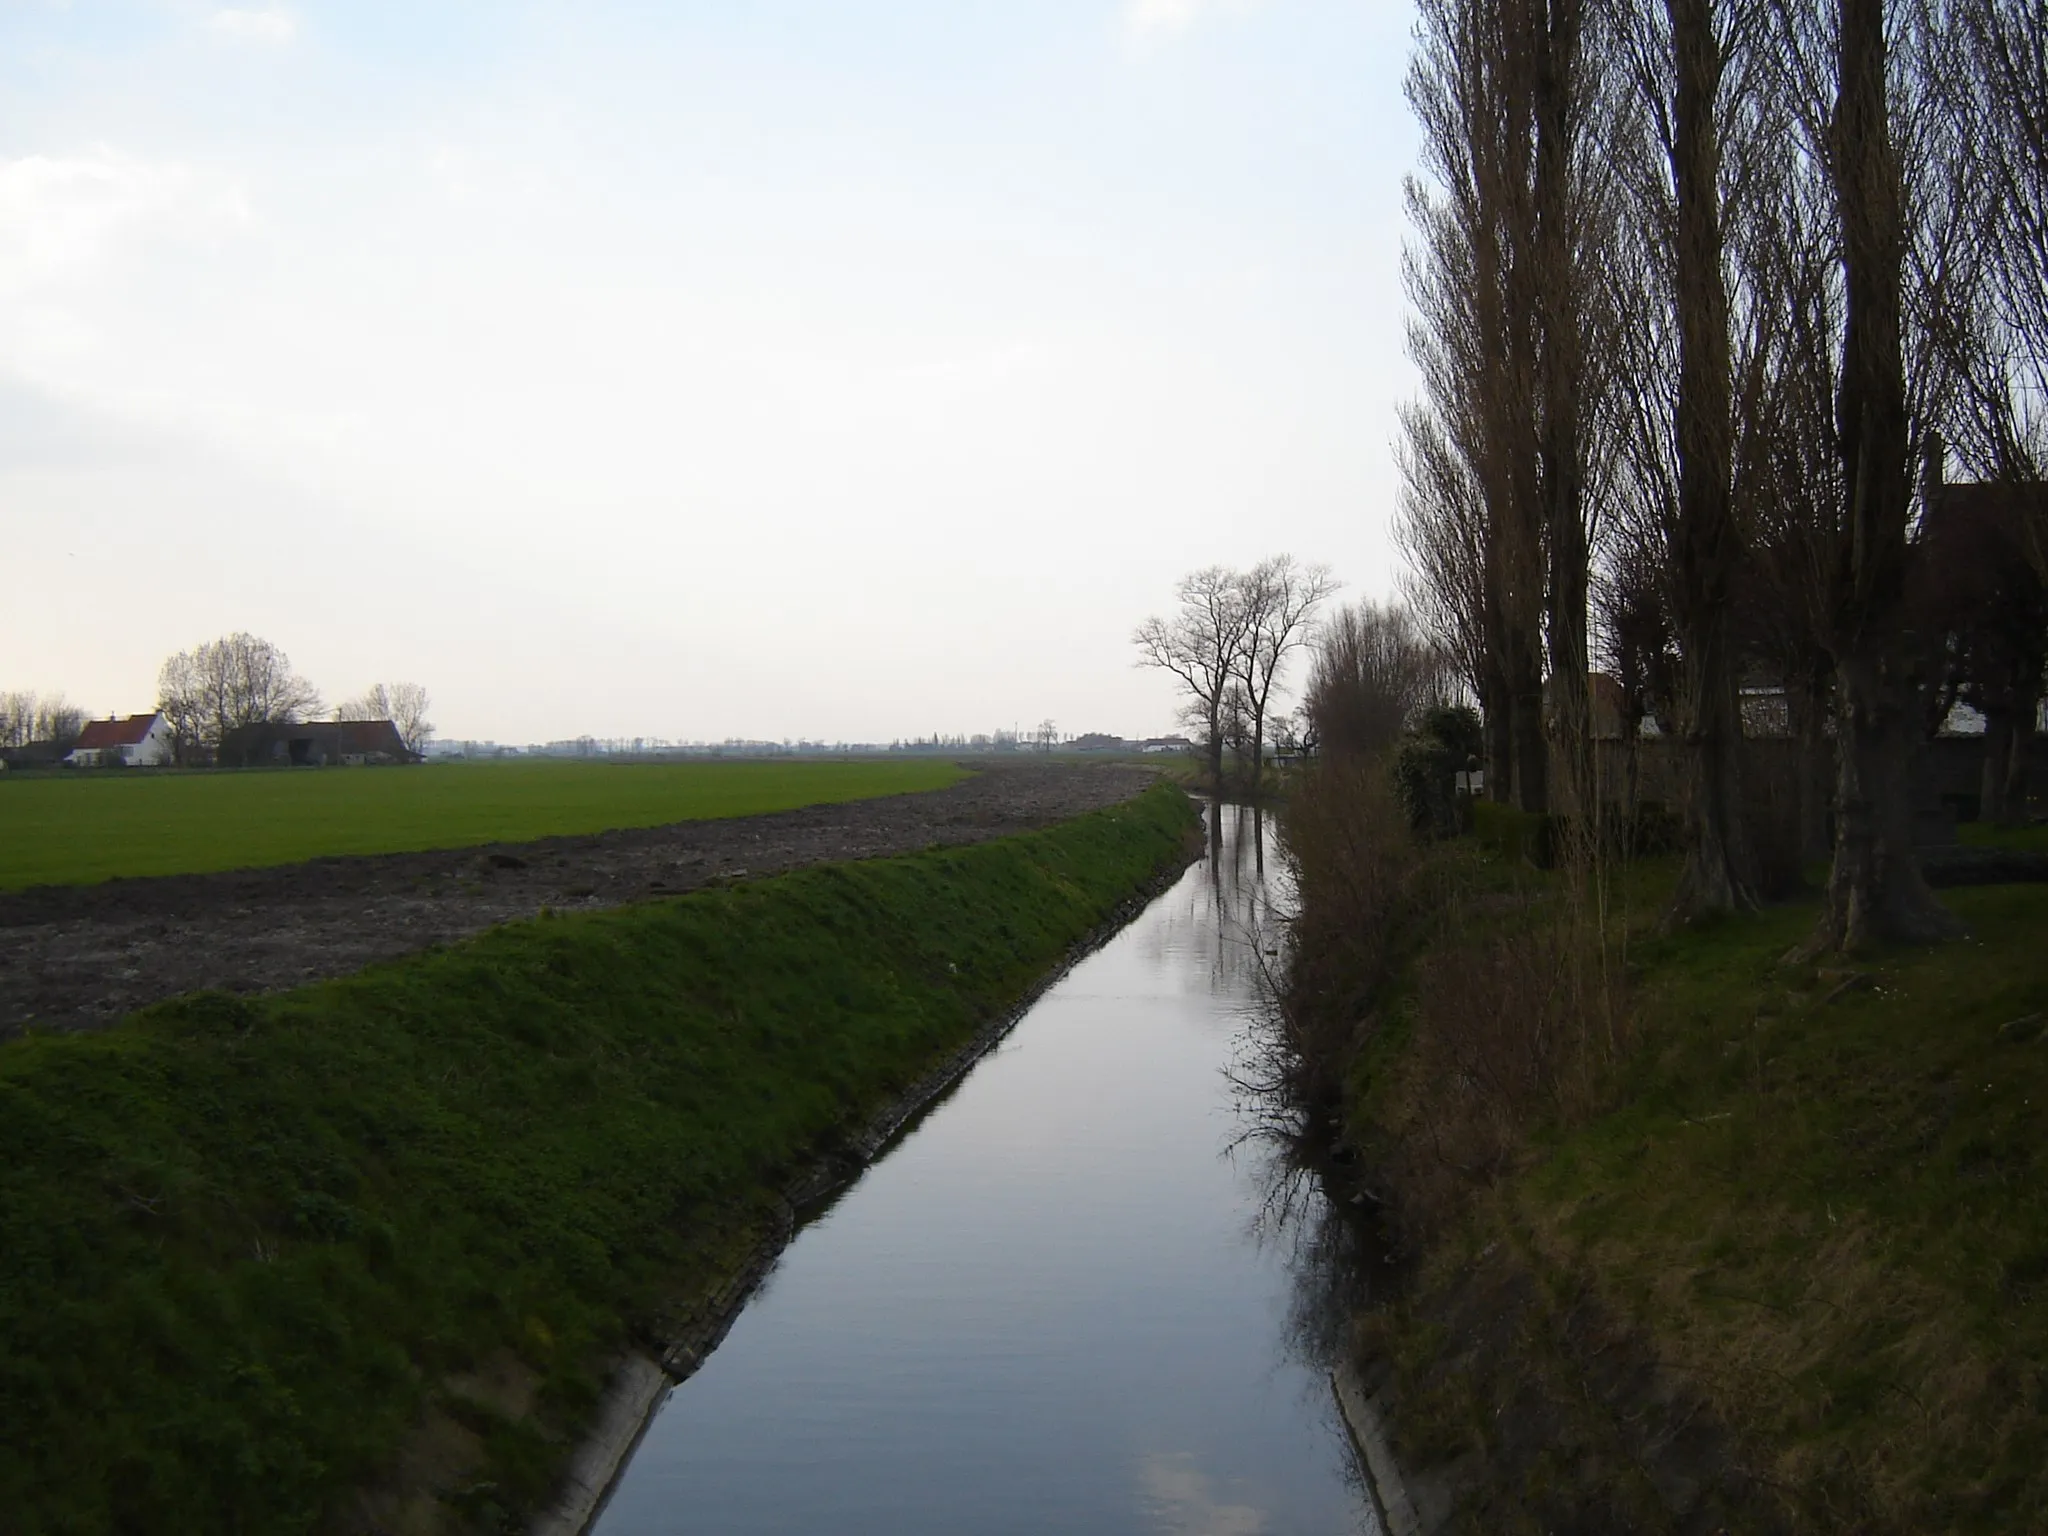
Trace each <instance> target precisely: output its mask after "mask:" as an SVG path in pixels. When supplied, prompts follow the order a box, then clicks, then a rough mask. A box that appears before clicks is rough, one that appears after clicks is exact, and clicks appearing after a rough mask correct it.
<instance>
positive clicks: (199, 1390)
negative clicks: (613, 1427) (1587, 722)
mask: <svg viewBox="0 0 2048 1536" xmlns="http://www.w3.org/2000/svg"><path fill="white" fill-rule="evenodd" d="M1192 815H1193V813H1192V811H1191V809H1190V808H1189V806H1188V803H1187V801H1186V799H1185V797H1184V796H1182V795H1181V794H1180V792H1179V791H1178V790H1174V789H1171V788H1166V787H1160V788H1156V789H1154V790H1152V791H1150V792H1149V793H1148V794H1146V795H1144V796H1142V797H1141V798H1139V799H1138V800H1135V801H1132V802H1130V803H1128V804H1126V805H1124V806H1121V807H1118V808H1115V809H1113V810H1109V811H1103V812H1098V813H1095V814H1093V815H1090V816H1086V817H1082V818H1080V819H1078V820H1076V821H1073V822H1069V823H1066V824H1064V825H1062V826H1059V827H1056V828H1053V829H1050V830H1048V831H1045V832H1040V833H1033V834H1029V835H1026V836H1021V837H1015V838H1010V839H1005V840H1001V841H997V842H992V843H987V844H981V845H977V846H974V847H968V848H962V849H957V850H945V851H933V852H929V853H925V854H920V855H916V856H913V857H909V858H902V859H891V860H880V861H875V862H871V863H865V864H851V865H840V866H832V867H825V868H820V869H815V870H807V871H803V872H800V873H797V874H792V875H786V876H782V877H779V878H776V879H772V880H763V881H758V882H755V883H752V884H745V885H738V886H734V887H731V888H728V889H722V890H717V891H709V892H703V893H699V894H695V895H691V896H687V897H683V898H680V899H676V900H671V901H664V902H658V903H651V904H648V905H644V906H638V907H631V908H625V909H620V910H616V911H612V912H607V913H601V914H595V915H590V916H581V917H574V918H553V919H543V920H541V921H537V922H532V923H525V924H519V925H515V926H512V927H508V928H503V929H499V930H495V931H493V932H491V933H489V934H486V935H484V936H483V937H481V938H479V939H477V940H474V941H472V942H469V943H465V944H462V945H460V946H457V947H454V948H450V949H447V950H443V951H436V952H431V953H428V954H425V955H422V956H419V957H416V958H414V959H411V960H407V961H405V962H401V963H398V964H394V965H389V966H383V967H378V968H375V969H373V970H371V971H368V972H365V973H363V974H362V975H360V976H357V977H353V978H350V979H347V980H344V981H338V982H331V983H325V984H322V985H319V986H315V987H309V988H306V989H304V990H302V991H299V992H295V993H291V994H288V995H284V996H280V997H274V998H264V999H257V1000H243V999H235V998H229V997H225V996H218V995H213V996H201V997H195V998H191V999H187V1000H182V1001H179V1002H175V1003H171V1004H166V1005H162V1006H160V1007H157V1008H154V1009H151V1010H148V1011H146V1012H144V1013H142V1014H139V1015H137V1016H135V1017H134V1018H133V1019H131V1020H130V1021H129V1022H128V1023H126V1024H124V1025H123V1026H121V1027H120V1028H118V1029H115V1030H112V1031H109V1032H107V1033H104V1034H99V1035H92V1036H61V1037H31V1038H25V1039H21V1040H16V1041H13V1042H10V1043H8V1044H6V1045H4V1046H0V1236H4V1240H0V1510H4V1511H6V1519H5V1521H4V1522H0V1523H4V1524H5V1526H6V1529H7V1530H8V1531H10V1532H21V1533H24V1536H26V1533H31V1532H44V1531H53V1532H54V1531H66V1532H70V1531H79V1532H86V1531H122V1532H151V1531H166V1532H172V1531H177V1532H183V1531H195V1530H218V1531H240V1532H259V1531H305V1530H311V1529H315V1528H318V1527H320V1526H321V1525H322V1524H323V1523H325V1524H326V1525H328V1526H335V1525H337V1524H338V1525H341V1526H344V1527H345V1526H346V1525H348V1524H349V1523H350V1522H351V1518H352V1511H353V1510H354V1509H355V1507H356V1506H355V1504H354V1499H355V1496H356V1494H357V1492H358V1491H359V1490H361V1489H363V1488H364V1487H366V1486H370V1485H373V1484H376V1483H378V1482H379V1481H380V1480H382V1481H384V1482H386V1483H388V1482H389V1481H390V1480H391V1478H392V1477H393V1474H394V1470H396V1471H397V1474H398V1479H399V1481H400V1482H401V1483H402V1482H403V1481H404V1480H405V1479H406V1478H407V1477H408V1476H411V1477H416V1478H424V1479H427V1480H428V1481H429V1482H431V1481H433V1480H435V1479H439V1480H440V1481H441V1482H442V1484H443V1486H442V1488H441V1490H440V1492H441V1493H442V1495H443V1496H444V1497H443V1498H442V1499H441V1501H440V1503H439V1507H438V1508H435V1507H433V1504H434V1501H433V1500H427V1501H426V1504H425V1505H423V1504H422V1503H421V1499H420V1498H419V1497H415V1498H414V1499H413V1500H412V1501H411V1504H410V1506H409V1508H408V1511H407V1516H406V1518H407V1519H408V1520H415V1519H425V1520H428V1521H429V1523H433V1522H439V1523H441V1524H443V1525H444V1526H446V1527H448V1528H463V1527H467V1528H471V1529H495V1528H498V1527H500V1526H502V1525H504V1524H506V1523H507V1522H509V1521H511V1520H513V1518H514V1517H515V1516H516V1515H517V1513H518V1512H519V1511H521V1510H522V1509H525V1508H528V1507H531V1505H532V1504H533V1503H534V1502H535V1501H536V1500H537V1499H539V1498H541V1497H543V1496H544V1495H545V1493H546V1491H547V1489H548V1488H549V1487H550V1486H551V1484H552V1480H553V1478H554V1476H555V1474H556V1470H557V1468H558V1467H559V1465H560V1463H561V1459H562V1457H563V1455H564V1454H565V1451H566V1449H567V1443H568V1438H567V1437H568V1436H569V1434H570V1433H572V1432H573V1430H574V1428H575V1426H576V1425H577V1424H578V1422H579V1419H580V1416H581V1415H582V1414H583V1413H584V1412H586V1411H587V1409H588V1407H589V1406H590V1404H591V1403H592V1402H593V1400H594V1396H595V1393H596V1391H597V1388H598V1386H599V1380H598V1373H599V1371H600V1370H601V1368H602V1366H603V1365H604V1363H605V1362H606V1361H607V1360H608V1358H609V1357H610V1355H611V1354H612V1353H613V1352H614V1351H615V1350H616V1349H617V1348H618V1347H619V1346H620V1344H621V1343H622V1342H623V1340H624V1339H625V1338H626V1337H627V1336H628V1334H629V1332H630V1330H631V1328H632V1327H633V1326H634V1322H635V1320H636V1319H644V1318H646V1317H648V1316H650V1315H651V1314H652V1313H654V1312H655V1311H656V1310H658V1309H659V1308H661V1307H662V1306H663V1304H664V1303H665V1302H667V1301H670V1300H672V1299H673V1298H675V1297H676V1296H677V1295H678V1294H679V1293H682V1292H686V1291H688V1290H689V1289H690V1288H691V1287H693V1286H696V1285H701V1284H703V1283H705V1282H706V1281H708V1280H709V1279H710V1278H712V1277H713V1276H715V1275H716V1274H717V1273H718V1272H719V1271H720V1270H721V1269H722V1268H723V1267H724V1266H725V1265H727V1264H728V1263H729V1262H730V1260H731V1257H732V1249H733V1245H734V1242H735V1240H736V1239H737V1238H739V1237H741V1236H743V1235H744V1234H745V1233H746V1232H747V1231H748V1230H749V1229H750V1228H751V1227H753V1226H754V1225H756V1224H758V1222H759V1221H760V1220H761V1219H762V1217H763V1215H764V1213H765V1212H766V1210H767V1209H768V1205H769V1202H770V1200H771V1199H772V1196H773V1192H774V1190H775V1189H776V1188H777V1187H778V1185H779V1182H780V1181H781V1180H782V1179H784V1178H786V1177H787V1176H788V1174H789V1173H790V1171H791V1170H792V1169H793V1168H794V1167H796V1166H797V1165H798V1164H799V1163H800V1162H801V1161H802V1160H803V1159H804V1158H805V1157H806V1155H808V1154H810V1153H813V1152H815V1151H816V1150H817V1149H819V1148H821V1147H823V1146H825V1145H828V1144H829V1143H830V1141H831V1139H832V1138H833V1137H834V1136H835V1135H837V1134H838V1133H839V1132H840V1131H841V1130H843V1129H844V1128H846V1127H847V1126H849V1125H850V1124H851V1123H852V1122H854V1121H855V1120H856V1119H857V1118H858V1117H859V1116H860V1115H861V1114H862V1113H863V1112H864V1111H866V1110H868V1109H870V1108H872V1107H873V1106H874V1105H876V1104H878V1103H880V1102H882V1101H883V1100H884V1099H886V1098H887V1097H888V1095H889V1094H890V1093H891V1092H893V1091H896V1090H899V1089H900V1088H901V1087H902V1086H903V1085H905V1084H906V1083H907V1082H909V1081H910V1080H912V1079H913V1078H915V1077H916V1076H917V1075H918V1074H919V1073H920V1072H921V1071H922V1070H923V1069H924V1068H926V1067H927V1066H929V1065H930V1063H931V1062H932V1061H933V1060H934V1059H935V1057H937V1056H938V1055H940V1054H942V1053H943V1052H944V1051H945V1050H947V1049H948V1048H950V1047H951V1046H953V1045H955V1044H957V1043H959V1042H961V1041H962V1040H964V1039H965V1038H966V1037H967V1036H969V1035H970V1034H971V1033H972V1032H973V1031H974V1029H975V1028H977V1027H978V1026H979V1025H980V1024H981V1023H982V1022H984V1021H985V1020H987V1019H988V1018H990V1017H992V1016H993V1015H995V1014H997V1013H999V1012H1000V1011H1001V1010H1003V1009H1004V1008H1006V1007H1008V1006H1009V1005H1010V1004H1011V1003H1012V1002H1014V1000H1015V999H1016V998H1017V997H1019V996H1020V995H1021V994H1022V993H1023V992H1024V991H1025V990H1026V989H1027V988H1028V987H1029V986H1030V984H1031V983H1032V982H1033V980H1034V979H1035V978H1037V977H1038V976H1039V975H1040V974H1042V973H1043V971H1044V970H1045V968H1046V967H1047V966H1048V965H1050V964H1052V963H1053V962H1054V961H1055V960H1057V958H1058V957H1059V956H1060V954H1061V953H1062V952H1063V951H1064V950H1065V949H1066V948H1067V947H1068V946H1070V945H1071V944H1073V943H1074V942H1076V941H1077V940H1078V939H1080V938H1081V937H1082V936H1083V935H1085V934H1086V933H1088V932H1089V931H1090V930H1091V929H1092V928H1094V927H1095V926H1097V925H1098V924H1100V923H1101V922H1102V921H1103V920H1104V919H1105V918H1106V917H1107V916H1108V915H1109V914H1110V913H1111V912H1112V911H1113V910H1114V909H1115V908H1116V906H1117V905H1118V904H1119V903H1120V902H1121V901H1123V900H1124V899H1126V898H1127V897H1129V896H1130V895H1131V894H1133V893H1134V892H1135V891H1136V890H1137V889H1139V888H1140V887H1141V886H1143V885H1144V883H1145V882H1146V881H1147V880H1148V879H1149V878H1150V877H1151V876H1152V875H1153V874H1154V873H1155V871H1157V870H1158V869H1160V868H1161V867H1162V866H1163V865H1166V864H1168V863H1170V862H1171V861H1173V860H1174V859H1176V858H1177V856H1178V854H1179V850H1180V849H1181V847H1182V844H1183V839H1184V837H1185V835H1186V833H1187V831H1188V828H1189V825H1190V821H1191V819H1192ZM423 1426H424V1429H425V1432H426V1434H425V1438H426V1440H428V1441H430V1442H433V1443H430V1444H424V1445H423V1444H422V1435H423ZM402 1463H403V1465H402ZM407 1465H410V1467H411V1470H410V1471H409V1472H408V1471H407V1470H406V1466H407ZM399 1492H400V1493H402V1492H403V1490H402V1489H400V1490H399ZM393 1497H397V1494H394V1495H393Z"/></svg>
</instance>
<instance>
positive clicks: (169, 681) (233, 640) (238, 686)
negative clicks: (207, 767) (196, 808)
mask: <svg viewBox="0 0 2048 1536" xmlns="http://www.w3.org/2000/svg"><path fill="white" fill-rule="evenodd" d="M157 708H158V709H160V710H162V711H163V713H164V716H165V719H166V721H167V723H168V724H169V725H170V728H171V734H172V742H173V747H174V750H175V751H176V753H177V755H178V759H179V761H180V762H190V761H195V760H198V759H199V758H202V757H206V756H210V755H213V754H217V753H218V752H219V751H220V748H221V744H222V743H223V742H224V741H225V740H226V739H227V737H228V735H229V734H230V733H231V732H233V731H236V730H239V729H241V728H243V727H245V726H250V725H260V724H265V723H273V722H285V721H293V720H303V719H306V718H308V717H309V716H312V715H315V714H318V713H319V711H320V695H319V693H318V692H317V691H315V689H314V688H313V685H312V684H311V683H309V682H307V681H306V680H305V679H304V678H303V677H300V676H299V675H298V674H297V673H295V672H293V671H292V667H291V658H290V657H288V656H286V655H285V653H284V652H283V651H281V650H279V649H278V648H277V647H276V646H274V645H272V644H271V643H270V642H269V641H268V640H262V639H259V638H257V637H256V636H255V635H251V634H248V633H245V632H238V633H236V634H232V635H224V636H222V637H221V638H220V639H218V640H209V641H207V642H206V643H205V644H203V645H200V646H197V647H195V648H194V649H192V650H190V651H181V652H179V653H178V654H177V655H175V656H172V657H170V658H168V659H167V660H166V661H165V662H164V664H163V667H162V669H161V670H160V671H159V673H158V674H157Z"/></svg>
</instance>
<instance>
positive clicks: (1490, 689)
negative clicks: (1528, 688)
mask: <svg viewBox="0 0 2048 1536" xmlns="http://www.w3.org/2000/svg"><path fill="white" fill-rule="evenodd" d="M1487 663H1488V665H1487V671H1488V673H1489V674H1490V675H1489V676H1488V678H1487V680H1486V682H1487V687H1486V692H1485V696H1484V697H1482V698H1481V699H1480V701H1479V708H1480V712H1481V713H1480V724H1481V727H1482V728H1483V729H1484V731H1485V733H1486V738H1485V739H1486V797H1487V799H1489V800H1492V801H1494V802H1496V803H1497V804H1500V805H1507V804H1509V803H1510V802H1511V801H1512V800H1513V799H1514V798H1515V768H1514V763H1515V738H1514V731H1513V729H1512V718H1513V708H1512V706H1511V705H1510V704H1509V702H1508V688H1507V680H1506V678H1504V677H1502V676H1500V675H1499V673H1500V668H1499V666H1498V665H1497V664H1496V663H1495V660H1494V656H1493V655H1492V653H1489V654H1488V657H1487Z"/></svg>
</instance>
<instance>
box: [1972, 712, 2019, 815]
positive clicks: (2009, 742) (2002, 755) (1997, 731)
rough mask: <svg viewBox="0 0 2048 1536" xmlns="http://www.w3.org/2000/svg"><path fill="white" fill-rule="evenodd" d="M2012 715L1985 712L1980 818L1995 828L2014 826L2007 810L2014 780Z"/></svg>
mask: <svg viewBox="0 0 2048 1536" xmlns="http://www.w3.org/2000/svg"><path fill="white" fill-rule="evenodd" d="M2013 727H2014V722H2013V717H2012V713H2011V711H2009V710H2003V709H1987V710H1986V711H1985V712H1984V774H1983V778H1982V780H1981V788H1980V791H1979V794H1978V797H1977V800H1978V803H1977V816H1978V819H1979V820H1982V821H1985V822H1988V823H1989V824H1990V825H1992V826H1994V827H2004V826H2010V825H2012V822H2013V820H2014V819H2015V818H2014V817H2013V816H2012V813H2011V812H2010V811H2009V810H2008V809H2007V788H2008V786H2009V784H2010V783H2011V780H2012V765H2013V740H2014V737H2015V736H2016V734H2017V732H2016V731H2015V730H2014V728H2013Z"/></svg>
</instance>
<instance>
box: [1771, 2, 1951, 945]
mask: <svg viewBox="0 0 2048 1536" xmlns="http://www.w3.org/2000/svg"><path fill="white" fill-rule="evenodd" d="M1827 19H1828V20H1829V21H1830V22H1832V24H1833V32H1834V36H1833V39H1832V42H1833V47H1832V49H1831V50H1829V52H1831V54H1832V60H1831V63H1832V66H1833V67H1832V70H1831V71H1830V73H1831V76H1832V85H1833V96H1834V100H1833V104H1832V109H1831V111H1830V112H1829V113H1828V116H1827V119H1826V123H1825V134H1826V137H1825V139H1824V141H1823V143H1822V145H1821V146H1820V147H1821V149H1822V153H1821V154H1820V155H1819V156H1818V157H1817V158H1818V159H1819V160H1820V161H1821V163H1822V164H1824V165H1825V166H1826V167H1827V169H1828V173H1829V180H1830V183H1831V186H1832V190H1833V193H1834V213H1835V219H1836V224H1837V229H1838V232H1839V239H1840V252H1841V257H1840V265H1841V274H1842V292H1843V327H1842V341H1841V372H1840V376H1839V381H1838V385H1837V392H1836V399H1835V443H1836V453H1837V457H1838V459H1839V461H1840V465H1841V480H1842V492H1843V500H1842V502H1841V505H1840V507H1839V510H1838V511H1837V513H1836V515H1835V516H1834V517H1833V518H1832V519H1831V525H1832V526H1831V532H1830V536H1829V537H1828V538H1827V539H1826V540H1825V543H1824V546H1823V555H1824V563H1823V564H1822V567H1821V569H1820V570H1819V572H1818V573H1817V574H1818V575H1819V577H1820V580H1819V582H1818V583H1817V589H1816V596H1817V607H1818V610H1819V612H1820V614H1821V615H1822V617H1823V630H1822V634H1823V639H1824V642H1825V643H1826V644H1827V646H1828V650H1829V652H1830V654H1831V655H1832V656H1833V658H1834V664H1835V685H1836V700H1837V704H1836V775H1837V777H1836V789H1835V858H1834V866H1833V869H1832V870H1831V872H1830V874H1829V877H1828V887H1827V895H1826V901H1825V904H1824V906H1823V910H1822V914H1821V920H1820V923H1819V925H1818V927H1817V929H1816V932H1815V935H1814V939H1813V944H1814V947H1815V948H1816V949H1837V948H1839V949H1857V948H1862V947H1864V946H1865V945H1868V944H1871V943H1875V942H1882V941H1886V940H1908V941H1914V940H1920V941H1924V940H1929V939H1936V938H1943V937H1947V936H1949V935H1952V934H1954V933H1956V932H1957V931H1958V929H1959V925H1958V924H1957V922H1956V920H1955V918H1954V917H1953V916H1952V915H1951V914H1950V913H1949V912H1948V911H1947V910H1946V909H1945V908H1943V907H1942V906H1941V905H1940V904H1939V903H1938V902H1937V901H1936V900H1935V899H1934V895H1933V892H1932V891H1930V890H1929V889H1928V886H1927V882H1926V881H1925V879H1923V878H1922V876H1921V873H1920V866H1919V863H1918V861H1917V860H1916V859H1915V858H1914V855H1913V818H1912V806H1911V800H1910V796H1909V788H1908V781H1907V771H1908V764H1909V758H1910V754H1911V752H1912V749H1913V747H1914V745H1915V743H1916V742H1917V740H1918V737H1919V724H1918V709H1917V703H1918V700H1917V697H1916V692H1915V688H1914V681H1913V679H1914V667H1913V658H1912V656H1911V654H1910V644H1911V636H1910V634H1909V632H1908V626H1907V623H1906V618H1907V613H1906V572H1907V560H1908V555H1907V535H1908V529H1909V525H1910V522H1911V518H1912V508H1913V474H1912V457H1913V453H1912V438H1913V434H1912V430H1911V421H1910V417H1909V412H1908V403H1907V389H1906V363H1905V314H1904V298H1903V287H1904V261H1905V250H1906V241H1907V231H1906V227H1905V210H1904V207H1903V206H1902V191H1903V186H1904V182H1905V177H1904V176H1903V175H1902V173H1901V167H1900V164H1899V161H1898V158H1897V155H1896V153H1895V149H1894V140H1893V124H1892V105H1893V101H1892V88H1891V81H1890V78H1889V74H1890V63H1891V44H1890V38H1889V36H1888V33H1887V26H1886V23H1887V16H1886V4H1885V0H1839V4H1838V6H1837V8H1836V9H1835V10H1834V12H1833V14H1832V15H1831V16H1830V17H1828V18H1827ZM1790 42H1791V43H1792V44H1793V46H1794V47H1795V48H1803V49H1805V50H1808V51H1809V56H1810V53H1811V45H1812V42H1813V34H1812V33H1810V32H1809V33H1807V34H1805V35H1799V34H1797V33H1795V34H1794V35H1793V36H1792V37H1791V38H1790ZM1817 126H1818V125H1817Z"/></svg>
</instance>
